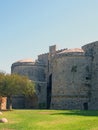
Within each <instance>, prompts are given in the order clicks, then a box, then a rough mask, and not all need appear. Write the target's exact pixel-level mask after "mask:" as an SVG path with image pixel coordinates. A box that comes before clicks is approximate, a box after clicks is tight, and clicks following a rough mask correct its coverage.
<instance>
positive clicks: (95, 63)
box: [82, 41, 98, 110]
mask: <svg viewBox="0 0 98 130" xmlns="http://www.w3.org/2000/svg"><path fill="white" fill-rule="evenodd" d="M82 48H83V50H84V51H85V57H86V59H88V58H89V57H91V85H90V89H91V91H90V96H91V98H90V102H89V109H93V110H94V109H95V110H98V41H96V42H92V43H90V44H87V45H85V46H83V47H82Z"/></svg>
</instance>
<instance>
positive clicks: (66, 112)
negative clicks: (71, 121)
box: [51, 110, 98, 117]
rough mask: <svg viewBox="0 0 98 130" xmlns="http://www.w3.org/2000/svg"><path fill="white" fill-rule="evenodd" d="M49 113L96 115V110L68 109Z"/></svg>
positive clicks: (97, 115)
mask: <svg viewBox="0 0 98 130" xmlns="http://www.w3.org/2000/svg"><path fill="white" fill-rule="evenodd" d="M51 115H65V116H68V115H76V116H96V117H98V111H95V110H88V111H85V110H69V111H66V110H65V112H64V111H62V112H60V113H59V112H58V113H52V114H51Z"/></svg>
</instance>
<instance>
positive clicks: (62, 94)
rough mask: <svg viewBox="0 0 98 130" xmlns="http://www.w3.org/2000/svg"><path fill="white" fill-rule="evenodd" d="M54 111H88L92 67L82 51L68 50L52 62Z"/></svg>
mask: <svg viewBox="0 0 98 130" xmlns="http://www.w3.org/2000/svg"><path fill="white" fill-rule="evenodd" d="M52 67H53V68H52V97H51V108H52V109H88V104H87V103H88V102H89V96H88V92H89V87H88V85H87V84H86V77H87V76H88V71H87V70H88V69H89V67H90V65H89V63H88V61H87V60H86V59H85V56H84V51H83V50H82V49H77V48H76V49H66V50H64V51H62V52H60V53H57V54H56V55H55V56H54V57H53V61H52Z"/></svg>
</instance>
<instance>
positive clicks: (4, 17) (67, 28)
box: [0, 0, 98, 73]
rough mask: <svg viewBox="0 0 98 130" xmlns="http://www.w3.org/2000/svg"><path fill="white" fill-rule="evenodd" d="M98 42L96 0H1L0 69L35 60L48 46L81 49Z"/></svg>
mask: <svg viewBox="0 0 98 130" xmlns="http://www.w3.org/2000/svg"><path fill="white" fill-rule="evenodd" d="M97 40H98V0H0V61H1V62H0V70H4V71H6V72H7V73H10V68H11V64H12V63H13V62H15V61H17V60H20V59H25V58H33V59H36V58H37V55H39V54H41V53H46V52H47V51H48V47H49V46H50V45H53V44H57V47H58V49H61V48H76V47H79V48H80V47H81V46H83V45H84V44H86V43H89V42H93V41H97Z"/></svg>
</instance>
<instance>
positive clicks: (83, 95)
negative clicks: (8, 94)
mask: <svg viewBox="0 0 98 130" xmlns="http://www.w3.org/2000/svg"><path fill="white" fill-rule="evenodd" d="M11 70H12V73H18V74H20V75H26V76H28V77H29V79H31V80H33V81H34V82H36V84H37V86H36V91H37V95H36V97H34V102H36V103H35V106H34V104H33V108H36V105H37V108H48V109H81V110H83V109H85V110H87V109H90V110H92V109H93V110H97V109H98V94H97V91H98V41H96V42H92V43H89V44H86V45H84V46H82V48H80V49H79V48H74V49H67V48H66V49H61V50H56V45H53V46H50V48H49V52H48V53H44V54H41V55H38V59H37V60H35V61H32V62H30V60H26V62H25V61H24V60H22V61H21V62H19V61H18V62H15V63H13V64H12V68H11ZM35 99H36V100H35ZM31 102H33V99H32V100H31ZM31 104H32V103H31ZM29 106H30V104H29Z"/></svg>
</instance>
